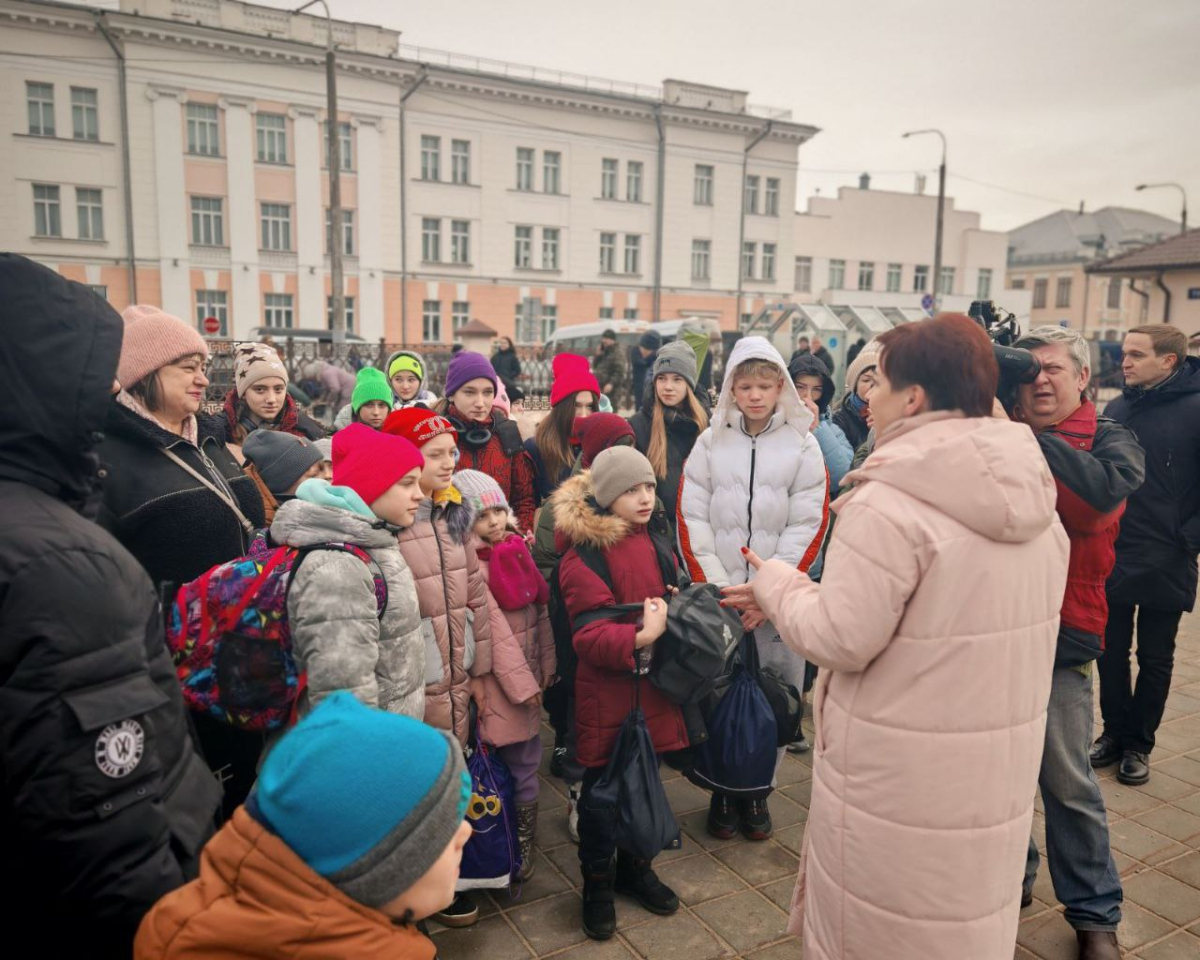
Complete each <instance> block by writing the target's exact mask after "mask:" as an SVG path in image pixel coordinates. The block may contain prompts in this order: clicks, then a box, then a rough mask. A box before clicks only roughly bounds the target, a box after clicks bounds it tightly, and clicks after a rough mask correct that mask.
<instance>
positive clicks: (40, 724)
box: [0, 254, 221, 958]
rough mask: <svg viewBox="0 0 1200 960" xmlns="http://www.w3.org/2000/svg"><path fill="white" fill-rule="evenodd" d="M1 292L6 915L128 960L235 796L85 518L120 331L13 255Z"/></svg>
mask: <svg viewBox="0 0 1200 960" xmlns="http://www.w3.org/2000/svg"><path fill="white" fill-rule="evenodd" d="M0 289H2V290H3V291H4V296H3V297H2V298H0V372H2V375H3V380H4V385H5V391H6V402H5V403H4V404H3V405H2V406H0V516H3V518H4V536H3V538H0V776H2V777H3V792H2V799H0V849H3V851H4V872H5V875H6V876H7V878H8V883H7V884H6V892H5V895H4V897H3V898H0V917H2V918H3V922H4V927H5V930H6V931H7V933H8V936H9V939H10V940H12V941H14V942H17V941H21V942H26V943H36V944H37V952H38V954H39V955H41V956H46V957H71V956H74V957H100V958H108V957H113V958H116V957H123V958H128V957H129V956H130V953H131V949H132V942H133V935H134V933H135V931H136V930H137V925H138V923H139V922H140V921H141V919H142V916H143V915H144V914H145V912H146V911H147V910H148V909H149V908H150V907H151V906H152V905H153V904H154V902H155V901H156V900H158V899H159V898H160V897H162V896H163V895H164V894H166V893H168V892H169V891H171V890H172V889H174V888H175V887H178V886H179V885H181V884H182V883H184V882H185V881H186V880H187V879H189V878H190V877H191V876H192V874H193V872H194V866H195V857H196V854H197V853H198V851H199V849H200V847H201V846H202V845H203V843H204V842H205V840H206V839H207V837H208V836H209V834H210V833H211V830H212V822H213V814H214V812H215V810H216V808H217V805H218V802H219V800H220V795H221V791H220V787H219V786H218V784H217V782H216V781H215V780H214V779H213V777H212V776H211V775H210V774H209V772H208V770H207V768H206V767H205V765H204V763H203V762H202V761H201V760H200V758H199V757H198V756H197V755H196V753H195V750H194V749H193V747H192V743H191V740H190V738H189V736H188V728H187V721H186V718H185V713H184V706H183V701H182V698H181V697H180V693H179V685H178V682H177V680H176V679H175V670H174V668H173V666H172V664H171V660H170V657H169V656H168V654H167V651H166V647H165V646H164V645H163V632H162V622H161V619H160V608H159V605H158V602H157V599H156V597H155V594H154V588H153V587H152V586H151V584H150V579H149V578H148V577H147V576H146V573H145V571H144V570H143V569H142V567H141V566H140V565H139V564H138V562H137V561H136V560H135V559H134V558H133V557H132V556H131V555H130V554H129V552H128V551H127V550H126V549H125V548H124V547H122V546H121V545H120V544H119V543H117V541H116V540H114V539H113V537H112V536H111V535H110V534H108V533H107V532H105V531H104V530H102V529H101V528H100V527H98V526H96V524H95V523H92V522H91V521H90V520H89V519H87V517H86V514H87V512H88V508H89V504H91V505H94V504H95V498H94V497H93V496H92V493H93V491H94V489H95V487H96V482H97V474H98V471H99V462H98V460H97V459H96V457H95V453H94V446H95V442H96V438H97V437H98V436H99V434H98V431H99V430H100V428H101V427H102V425H103V420H104V415H105V411H106V410H107V408H108V406H109V404H110V402H111V401H110V400H109V396H108V395H109V392H110V388H111V385H112V381H113V377H114V375H115V373H116V369H117V356H118V353H119V351H120V346H121V335H122V325H121V319H120V317H118V316H117V314H116V313H115V312H114V311H113V310H112V308H111V307H109V306H108V304H107V303H105V302H104V301H103V300H102V299H100V298H99V297H97V296H96V295H95V294H94V293H92V292H91V291H90V290H88V289H87V288H86V287H84V286H82V285H81V284H75V283H70V282H69V281H66V280H63V279H62V278H61V277H59V276H58V275H56V274H55V273H53V272H52V271H50V270H48V269H46V268H44V267H41V266H39V265H36V264H33V263H32V262H30V261H28V260H25V259H24V258H22V257H16V256H12V255H8V254H4V255H0ZM48 384H55V385H56V388H54V389H50V388H48Z"/></svg>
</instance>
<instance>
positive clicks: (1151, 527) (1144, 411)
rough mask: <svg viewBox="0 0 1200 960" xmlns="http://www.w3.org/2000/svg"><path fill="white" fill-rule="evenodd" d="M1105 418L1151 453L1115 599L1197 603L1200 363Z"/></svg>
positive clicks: (1120, 540)
mask: <svg viewBox="0 0 1200 960" xmlns="http://www.w3.org/2000/svg"><path fill="white" fill-rule="evenodd" d="M1104 415H1105V416H1106V417H1109V418H1110V419H1113V420H1116V421H1117V422H1118V423H1122V424H1124V425H1125V426H1127V427H1129V429H1130V430H1132V431H1133V432H1134V433H1135V434H1136V435H1137V439H1138V443H1140V444H1141V446H1142V449H1143V450H1145V451H1146V482H1145V483H1144V484H1143V485H1142V487H1141V488H1140V489H1139V490H1138V491H1137V492H1136V493H1134V494H1132V495H1131V496H1130V497H1129V501H1128V503H1127V504H1126V507H1125V516H1124V517H1122V518H1121V533H1120V535H1119V536H1118V537H1117V563H1116V566H1115V567H1113V571H1112V575H1111V576H1110V577H1109V578H1108V598H1109V600H1111V601H1115V602H1117V603H1129V604H1144V605H1145V606H1147V607H1151V608H1153V609H1157V610H1188V611H1190V610H1191V609H1192V608H1193V607H1194V606H1195V604H1196V553H1197V551H1200V359H1197V358H1196V357H1188V358H1186V360H1185V361H1184V365H1183V367H1181V368H1180V370H1179V373H1177V374H1176V375H1175V376H1174V377H1172V378H1171V379H1170V380H1169V381H1167V382H1166V383H1163V384H1160V385H1159V386H1158V387H1156V388H1154V389H1152V390H1142V389H1140V388H1136V387H1135V388H1130V389H1127V390H1125V392H1124V394H1123V395H1122V396H1120V397H1117V398H1116V399H1115V400H1113V401H1112V402H1111V403H1109V405H1108V406H1107V407H1106V408H1105V410H1104Z"/></svg>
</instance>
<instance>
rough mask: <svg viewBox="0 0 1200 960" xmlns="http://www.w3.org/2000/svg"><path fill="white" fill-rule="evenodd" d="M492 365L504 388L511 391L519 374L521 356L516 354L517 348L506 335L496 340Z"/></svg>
mask: <svg viewBox="0 0 1200 960" xmlns="http://www.w3.org/2000/svg"><path fill="white" fill-rule="evenodd" d="M492 367H493V369H494V370H495V371H496V376H498V377H499V378H500V380H501V381H502V382H503V383H504V389H505V390H507V391H508V392H509V393H511V392H512V389H513V387H515V386H516V385H517V380H518V379H520V376H521V358H520V357H518V356H517V350H516V348H515V347H514V346H513V342H512V340H510V339H509V338H508V337H501V338H500V339H499V340H497V341H496V350H495V352H494V353H493V354H492Z"/></svg>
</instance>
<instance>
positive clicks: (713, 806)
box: [708, 793, 741, 840]
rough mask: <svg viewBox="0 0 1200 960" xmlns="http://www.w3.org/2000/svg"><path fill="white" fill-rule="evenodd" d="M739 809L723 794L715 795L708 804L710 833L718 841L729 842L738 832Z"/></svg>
mask: <svg viewBox="0 0 1200 960" xmlns="http://www.w3.org/2000/svg"><path fill="white" fill-rule="evenodd" d="M740 820H741V818H740V817H739V816H738V809H737V807H736V806H735V805H734V802H733V800H732V799H731V798H730V797H728V796H726V795H725V794H723V793H714V794H713V795H712V800H711V801H709V804H708V832H709V834H710V835H711V836H714V837H716V838H717V839H718V840H729V839H731V838H732V837H733V835H734V834H735V833H737V830H738V822H739V821H740Z"/></svg>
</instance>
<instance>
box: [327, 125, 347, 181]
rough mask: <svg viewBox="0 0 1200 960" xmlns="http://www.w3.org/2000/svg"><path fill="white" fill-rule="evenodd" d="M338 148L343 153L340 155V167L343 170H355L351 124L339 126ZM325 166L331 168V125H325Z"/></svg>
mask: <svg viewBox="0 0 1200 960" xmlns="http://www.w3.org/2000/svg"><path fill="white" fill-rule="evenodd" d="M338 147H339V148H340V150H341V152H340V153H338V167H339V169H341V170H353V169H354V135H353V133H352V132H351V128H350V124H348V123H339V124H338ZM325 166H327V167H328V166H329V123H328V121H326V123H325Z"/></svg>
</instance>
